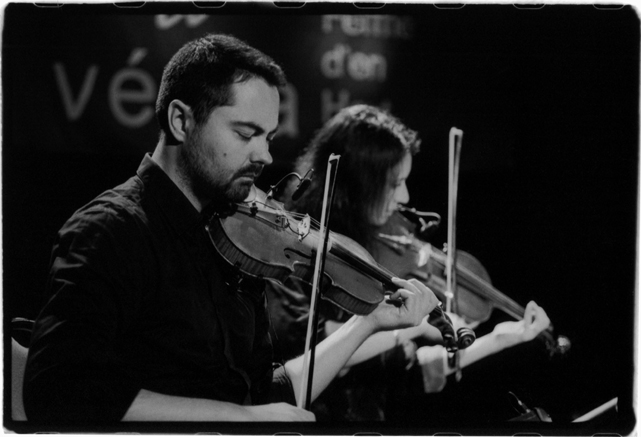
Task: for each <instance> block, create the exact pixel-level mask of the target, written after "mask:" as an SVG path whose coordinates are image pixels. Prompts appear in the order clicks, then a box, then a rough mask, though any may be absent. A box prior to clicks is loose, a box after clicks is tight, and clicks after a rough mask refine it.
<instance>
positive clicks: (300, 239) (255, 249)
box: [206, 189, 473, 351]
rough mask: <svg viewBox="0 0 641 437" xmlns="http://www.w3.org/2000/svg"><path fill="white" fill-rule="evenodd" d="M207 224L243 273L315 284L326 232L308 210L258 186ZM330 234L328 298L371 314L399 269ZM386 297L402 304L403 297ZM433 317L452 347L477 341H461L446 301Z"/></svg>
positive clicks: (324, 291) (325, 273) (324, 292)
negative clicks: (300, 213)
mask: <svg viewBox="0 0 641 437" xmlns="http://www.w3.org/2000/svg"><path fill="white" fill-rule="evenodd" d="M206 229H207V232H208V234H209V237H210V239H211V242H212V244H213V246H214V248H215V250H216V251H217V252H218V254H219V255H220V256H221V258H222V259H223V260H225V261H226V262H227V263H228V264H229V265H230V266H231V267H232V268H234V269H236V270H237V272H238V273H239V276H242V275H249V276H251V277H254V278H259V279H270V280H275V281H278V282H280V283H281V284H283V285H286V281H289V280H291V281H300V282H303V283H306V284H308V285H310V286H312V288H313V285H314V284H313V280H314V276H315V258H316V252H317V250H318V247H319V240H320V238H321V236H320V232H319V231H317V230H315V229H314V227H313V226H312V223H311V218H310V217H309V216H308V215H305V216H304V217H302V218H301V219H297V218H296V217H295V216H294V215H293V214H292V213H289V212H287V211H285V210H284V208H283V205H282V204H281V203H280V202H276V201H274V200H272V199H270V198H268V197H267V195H266V194H265V193H263V192H262V191H259V190H258V189H255V198H254V199H253V200H251V201H245V202H243V203H241V204H233V205H230V208H229V210H227V211H225V212H217V213H215V214H214V215H213V216H212V218H211V220H210V221H209V223H208V224H207V226H206ZM325 238H326V239H327V240H326V241H324V242H323V243H327V245H326V248H327V250H326V256H325V257H324V260H323V261H322V262H323V263H324V268H322V269H320V271H321V272H322V276H321V277H320V281H319V282H320V283H319V284H318V288H319V290H320V295H321V297H322V298H323V299H326V300H329V301H330V302H332V303H333V304H335V305H337V306H339V307H340V308H342V309H344V310H345V311H347V312H349V313H351V314H357V315H367V314H369V313H371V312H372V311H374V309H375V308H376V307H377V306H378V305H379V304H380V303H381V302H383V301H384V300H385V299H386V295H389V294H391V293H392V292H394V291H395V290H397V289H398V286H397V285H396V284H394V282H393V278H395V277H397V275H394V274H393V273H392V272H390V271H389V270H388V269H386V268H384V267H383V266H381V265H380V264H378V263H377V262H376V261H375V260H374V258H373V257H372V256H371V255H370V253H369V252H368V251H367V250H366V249H365V248H364V247H363V246H361V245H360V244H358V243H357V242H355V241H354V240H352V239H351V238H348V237H346V236H344V235H340V234H336V233H333V232H331V231H328V232H327V233H326V234H325ZM386 302H387V303H390V304H394V305H396V306H400V305H402V301H400V300H392V299H387V300H386ZM428 322H429V323H430V324H432V325H434V326H435V327H436V328H437V329H438V330H439V331H440V332H441V335H442V337H443V342H444V344H445V346H446V349H447V350H448V351H456V350H458V348H459V347H467V346H468V345H469V344H471V341H473V336H472V335H466V336H465V338H463V339H460V340H461V341H460V344H459V339H457V334H456V333H455V332H454V327H453V326H452V322H451V320H450V319H449V317H448V316H447V315H446V314H445V312H444V311H443V309H442V307H441V306H437V307H436V308H434V309H433V310H432V312H431V313H430V314H429V317H428Z"/></svg>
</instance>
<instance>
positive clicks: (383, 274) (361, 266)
mask: <svg viewBox="0 0 641 437" xmlns="http://www.w3.org/2000/svg"><path fill="white" fill-rule="evenodd" d="M329 250H330V252H331V253H332V254H334V255H336V257H337V258H339V259H341V260H342V261H344V262H345V263H347V264H348V265H350V266H353V267H355V268H357V269H358V270H359V271H361V272H363V273H365V274H367V275H368V276H371V277H372V278H374V279H376V280H378V281H380V282H381V283H383V284H384V285H385V286H386V287H388V288H394V289H395V288H397V287H396V286H395V285H394V283H393V282H392V278H393V277H394V276H395V275H394V274H393V273H392V272H390V271H389V270H387V269H386V268H384V267H383V266H381V265H380V264H378V263H377V262H376V261H374V260H373V259H372V260H365V259H362V258H360V257H358V256H356V255H355V254H354V252H353V251H351V250H349V249H346V248H344V247H343V246H342V245H341V244H337V242H336V241H334V242H333V244H332V246H331V248H330V249H329Z"/></svg>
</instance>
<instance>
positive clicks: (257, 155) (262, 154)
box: [250, 138, 274, 165]
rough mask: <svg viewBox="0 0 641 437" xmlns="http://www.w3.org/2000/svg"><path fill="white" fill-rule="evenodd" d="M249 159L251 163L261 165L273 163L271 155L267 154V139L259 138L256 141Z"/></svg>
mask: <svg viewBox="0 0 641 437" xmlns="http://www.w3.org/2000/svg"><path fill="white" fill-rule="evenodd" d="M250 159H251V161H252V162H255V163H260V164H263V165H269V164H271V163H272V162H273V161H274V159H273V158H272V155H271V153H269V141H267V139H265V138H261V139H260V140H258V141H256V147H255V148H254V151H253V152H252V155H251V158H250Z"/></svg>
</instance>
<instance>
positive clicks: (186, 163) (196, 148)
mask: <svg viewBox="0 0 641 437" xmlns="http://www.w3.org/2000/svg"><path fill="white" fill-rule="evenodd" d="M214 160H215V158H214V156H213V154H212V153H211V152H210V151H208V150H207V149H206V148H205V147H203V145H202V143H201V142H200V138H199V137H196V138H194V139H193V140H190V141H189V142H187V143H184V144H183V145H181V146H180V152H179V155H178V173H179V176H180V177H181V178H182V179H183V181H184V182H185V183H186V184H187V185H188V186H189V187H190V188H191V190H192V192H193V194H194V195H195V196H196V197H197V198H198V199H200V200H201V202H207V203H210V202H211V203H224V204H227V203H237V202H242V201H243V200H245V199H246V198H247V196H248V195H249V192H250V190H251V187H252V185H253V183H246V182H244V183H240V182H238V178H239V177H241V176H248V175H249V176H254V179H255V178H257V177H258V176H259V175H260V173H261V171H262V169H263V166H262V165H261V164H250V165H248V166H245V167H243V168H241V169H240V170H238V171H236V172H235V173H234V174H233V175H232V176H231V177H228V178H227V180H226V181H224V182H223V181H222V180H223V178H224V177H225V175H223V174H218V175H215V174H213V171H214V170H213V169H212V168H210V166H211V165H212V164H213V163H214ZM216 176H218V179H217V178H216Z"/></svg>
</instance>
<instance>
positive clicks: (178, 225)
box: [136, 154, 205, 235]
mask: <svg viewBox="0 0 641 437" xmlns="http://www.w3.org/2000/svg"><path fill="white" fill-rule="evenodd" d="M136 174H137V175H138V177H139V178H140V179H141V180H142V182H143V184H144V186H145V191H147V192H148V193H149V194H150V195H151V196H152V198H153V199H154V201H155V202H156V203H157V205H158V206H159V207H160V209H161V210H162V212H163V214H164V215H165V216H166V217H167V218H168V220H169V222H170V224H171V225H172V226H173V228H174V229H175V230H176V231H177V232H178V234H179V235H181V234H183V233H184V232H187V231H189V230H191V229H193V228H194V227H196V226H202V225H203V224H204V223H205V222H204V220H205V217H204V214H201V213H199V212H198V210H197V209H196V208H195V207H194V205H192V203H191V202H190V201H189V199H187V197H186V196H185V195H184V194H183V192H182V191H180V188H178V186H177V185H176V184H175V183H174V181H172V180H171V179H170V178H169V176H167V173H165V171H164V170H163V169H162V168H160V166H159V165H158V164H156V163H155V162H154V160H153V159H151V156H150V155H149V154H146V155H145V156H144V158H143V159H142V162H141V163H140V166H139V167H138V170H137V172H136Z"/></svg>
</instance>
